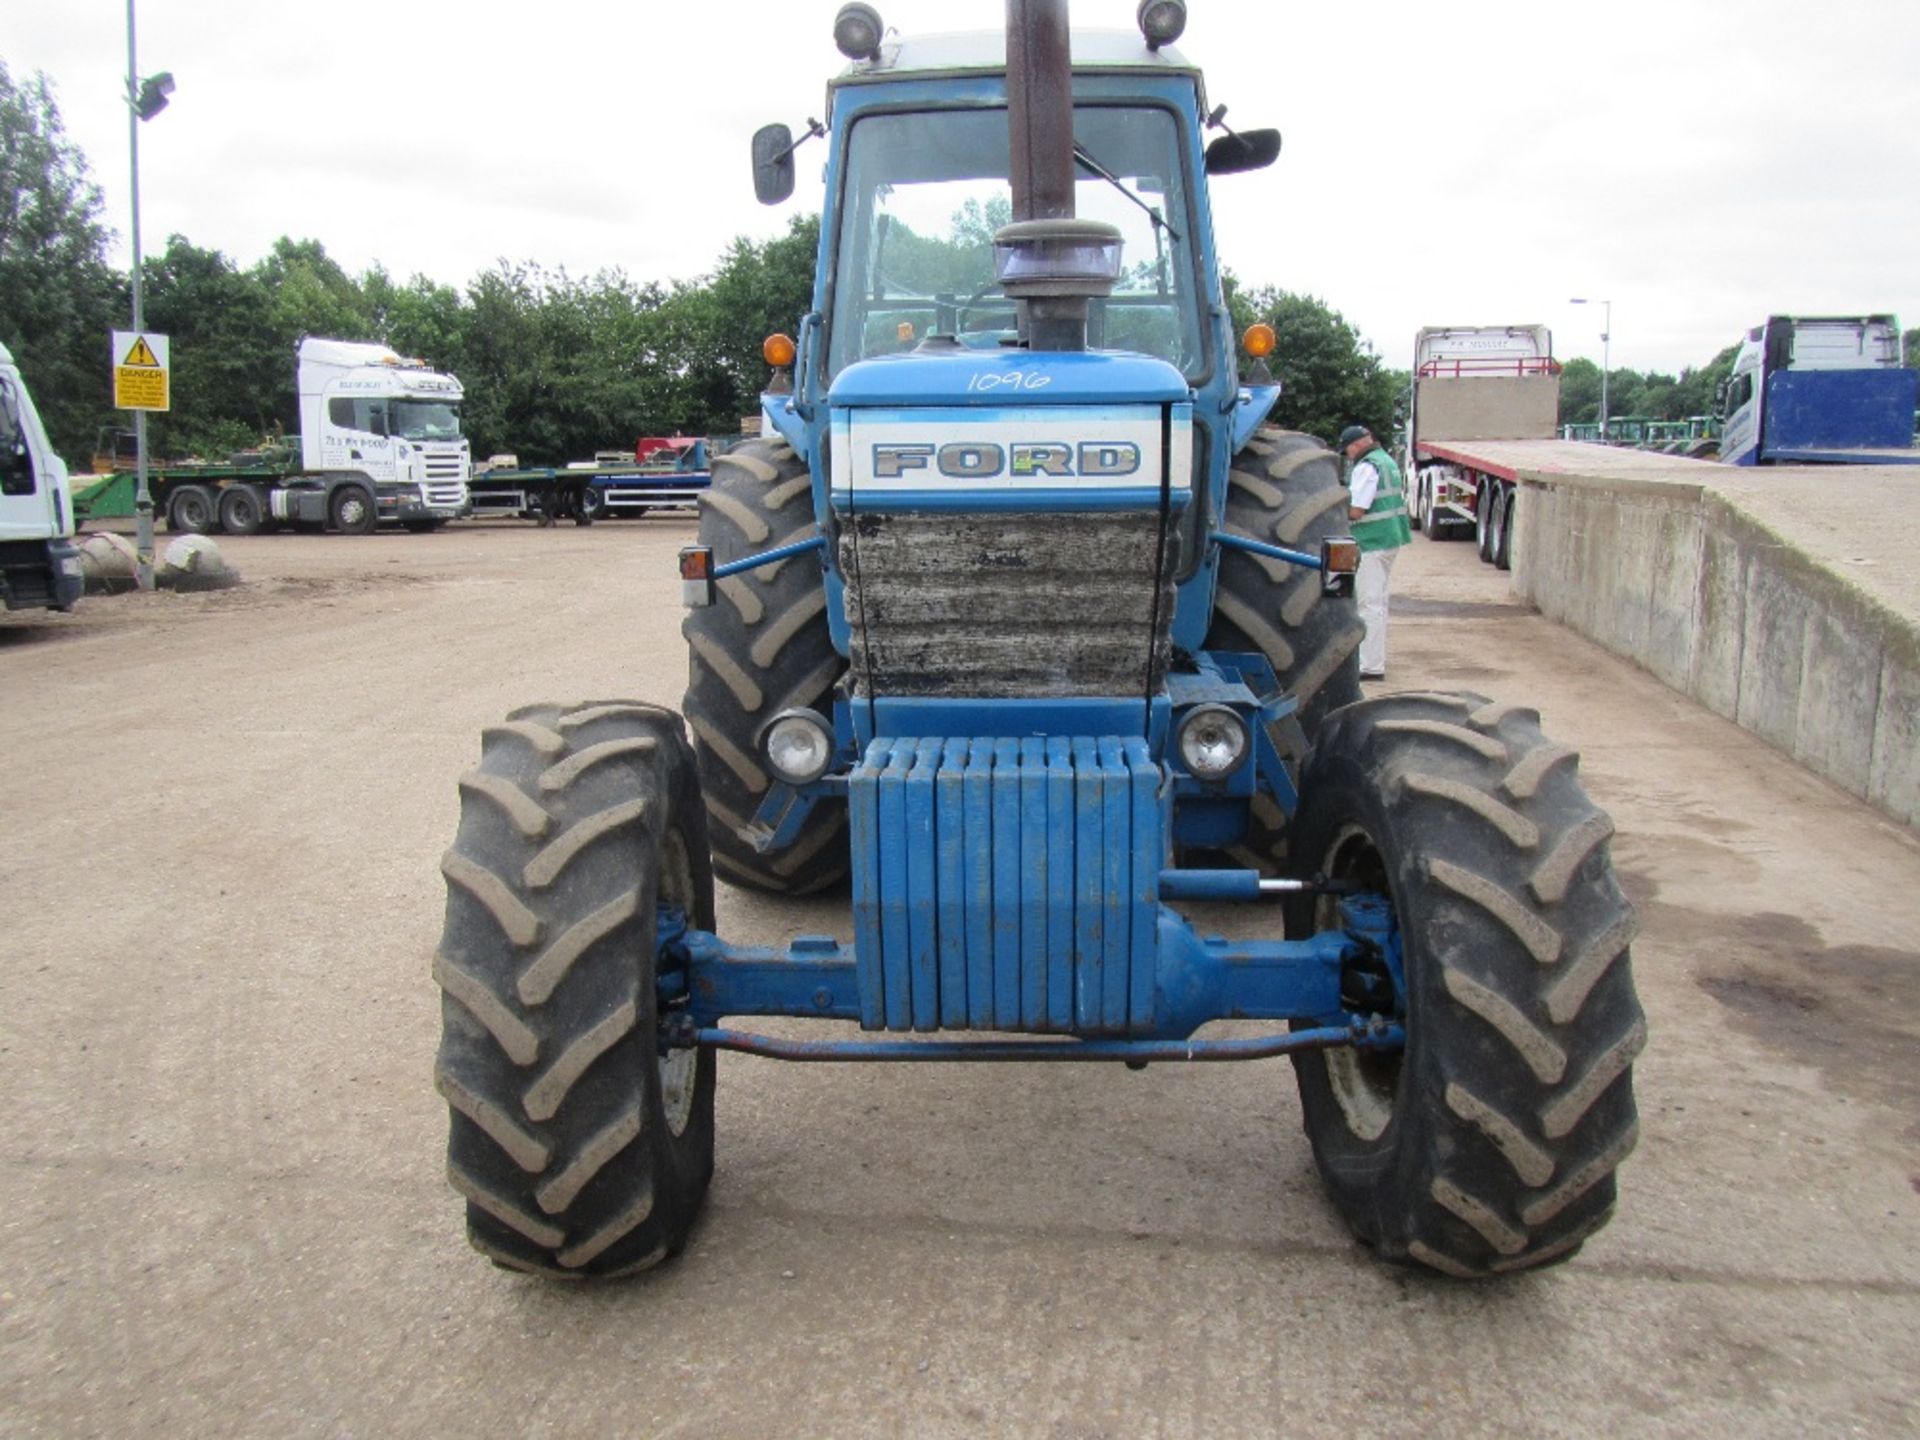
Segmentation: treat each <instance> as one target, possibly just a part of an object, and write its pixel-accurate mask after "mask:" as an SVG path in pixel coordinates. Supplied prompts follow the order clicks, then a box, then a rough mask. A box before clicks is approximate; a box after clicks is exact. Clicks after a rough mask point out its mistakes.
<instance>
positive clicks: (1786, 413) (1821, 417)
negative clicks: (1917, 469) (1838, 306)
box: [1720, 315, 1920, 465]
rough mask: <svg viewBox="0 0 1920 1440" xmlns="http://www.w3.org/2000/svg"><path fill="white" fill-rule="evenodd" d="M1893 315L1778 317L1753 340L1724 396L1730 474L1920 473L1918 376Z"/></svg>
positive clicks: (1724, 448) (1745, 344) (1724, 452)
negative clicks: (1879, 468)
mask: <svg viewBox="0 0 1920 1440" xmlns="http://www.w3.org/2000/svg"><path fill="white" fill-rule="evenodd" d="M1904 358H1905V357H1904V356H1903V355H1902V354H1901V335H1900V322H1899V321H1898V320H1896V319H1895V318H1894V317H1893V316H1891V315H1840V316H1795V315H1772V316H1769V317H1768V318H1767V320H1766V323H1765V324H1762V325H1756V326H1754V328H1753V329H1751V330H1749V331H1748V332H1747V334H1746V337H1745V338H1744V339H1743V340H1742V341H1741V342H1740V349H1739V351H1738V353H1737V354H1735V356H1734V360H1733V373H1732V374H1731V375H1730V376H1729V377H1728V378H1727V380H1726V382H1725V384H1724V386H1723V388H1722V390H1721V392H1720V404H1721V414H1722V426H1721V435H1720V459H1721V460H1722V461H1724V462H1725V463H1726V464H1729V465H1920V450H1916V449H1914V447H1913V433H1914V412H1915V407H1916V401H1917V399H1920V372H1916V371H1913V370H1909V369H1908V368H1906V365H1905V363H1904Z"/></svg>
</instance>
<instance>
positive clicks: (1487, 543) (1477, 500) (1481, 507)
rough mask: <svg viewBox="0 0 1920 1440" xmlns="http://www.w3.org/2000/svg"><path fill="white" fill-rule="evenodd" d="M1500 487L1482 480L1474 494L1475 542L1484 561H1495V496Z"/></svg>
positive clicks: (1489, 481)
mask: <svg viewBox="0 0 1920 1440" xmlns="http://www.w3.org/2000/svg"><path fill="white" fill-rule="evenodd" d="M1499 488H1500V487H1499V486H1498V485H1496V484H1495V483H1494V482H1493V481H1491V480H1482V481H1481V482H1480V484H1479V485H1478V486H1476V487H1475V489H1474V494H1473V513H1474V525H1473V541H1474V545H1475V546H1476V547H1477V548H1478V549H1479V551H1480V558H1481V559H1482V560H1487V561H1491V560H1492V559H1493V511H1494V496H1495V495H1496V493H1497V492H1498V491H1499Z"/></svg>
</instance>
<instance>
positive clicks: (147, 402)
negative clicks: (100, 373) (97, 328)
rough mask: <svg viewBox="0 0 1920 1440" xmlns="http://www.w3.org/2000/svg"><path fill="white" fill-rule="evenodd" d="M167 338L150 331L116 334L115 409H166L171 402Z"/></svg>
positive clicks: (124, 331) (114, 346) (114, 349)
mask: <svg viewBox="0 0 1920 1440" xmlns="http://www.w3.org/2000/svg"><path fill="white" fill-rule="evenodd" d="M168 349H169V346H168V343H167V337H166V336H165V335H155V334H153V333H152V332H151V331H133V330H116V331H114V332H113V407H114V409H116V410H167V409H171V408H172V407H171V405H170V404H169V403H168V402H169V400H170V399H171V396H170V394H169V393H168V392H169V385H168V380H169V378H170V376H171V372H170V371H169V370H168V368H167V355H168Z"/></svg>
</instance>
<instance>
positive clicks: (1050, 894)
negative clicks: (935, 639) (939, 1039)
mask: <svg viewBox="0 0 1920 1440" xmlns="http://www.w3.org/2000/svg"><path fill="white" fill-rule="evenodd" d="M1164 779H1165V777H1164V775H1163V773H1162V771H1161V769H1160V767H1159V766H1158V765H1156V764H1155V763H1154V760H1153V757H1152V755H1151V753H1150V752H1149V751H1148V749H1147V743H1146V741H1145V740H1144V739H1141V738H1140V737H1138V736H1129V737H1124V738H1122V737H1115V736H1106V737H1096V736H1085V735H1082V736H1074V737H1071V738H1069V737H1066V736H1056V737H1054V738H1052V739H1045V740H1042V739H1033V738H1027V739H1022V740H1012V739H998V738H994V737H984V738H977V737H976V738H953V739H943V738H930V739H917V740H915V739H895V740H884V739H883V740H875V741H874V742H873V743H872V744H871V745H870V746H869V747H868V749H867V753H866V756H865V758H864V759H863V760H862V761H861V763H860V764H859V765H858V766H857V767H855V769H854V770H853V772H852V774H851V775H850V776H849V780H848V801H847V803H848V818H849V823H850V826H851V830H852V849H853V916H854V926H855V930H856V941H855V947H854V953H855V961H856V964H857V966H858V967H859V986H860V1009H861V1015H860V1022H861V1024H862V1025H863V1026H865V1027H866V1028H868V1029H889V1030H906V1029H914V1030H932V1029H935V1028H946V1029H969V1028H970V1029H975V1030H1024V1031H1054V1032H1057V1031H1065V1030H1074V1031H1079V1032H1081V1033H1109V1034H1117V1033H1124V1032H1127V1031H1133V1032H1136V1033H1137V1032H1140V1031H1143V1030H1147V1029H1150V1028H1151V1027H1152V1025H1153V1022H1154V1003H1155V1002H1154V992H1155V987H1154V981H1155V966H1156V958H1157V955H1158V949H1159V931H1158V925H1159V875H1160V865H1161V861H1162V857H1163V855H1164V853H1165V844H1166V840H1165V837H1166V815H1165V812H1164V810H1163V791H1164Z"/></svg>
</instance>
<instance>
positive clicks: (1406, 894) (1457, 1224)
mask: <svg viewBox="0 0 1920 1440" xmlns="http://www.w3.org/2000/svg"><path fill="white" fill-rule="evenodd" d="M1577 758H1578V757H1577V756H1576V755H1575V754H1574V752H1573V751H1571V750H1569V749H1567V748H1566V747H1564V746H1560V745H1554V744H1552V743H1550V742H1549V741H1548V740H1547V739H1546V738H1545V736H1543V735H1542V734H1541V732H1540V724H1539V717H1538V715H1536V714H1535V713H1534V712H1533V711H1531V710H1527V709H1523V708H1521V707H1518V706H1513V705H1504V704H1492V703H1489V702H1487V701H1486V700H1484V699H1482V698H1480V697H1478V696H1473V695H1434V694H1407V695H1398V696H1388V697H1385V698H1383V699H1380V700H1370V701H1366V702H1363V703H1362V704H1358V705H1354V706H1351V707H1349V708H1348V709H1345V710H1342V711H1341V712H1339V713H1338V714H1337V715H1334V716H1333V717H1332V718H1331V719H1329V721H1328V722H1327V724H1326V726H1325V728H1324V729H1323V730H1322V732H1321V734H1320V736H1319V738H1318V740H1317V741H1316V743H1315V747H1314V753H1313V756H1312V758H1311V760H1310V761H1309V762H1308V764H1307V767H1306V773H1305V775H1304V777H1303V780H1302V786H1301V790H1302V799H1301V805H1300V811H1299V814H1298V815H1297V817H1296V822H1295V831H1294V843H1295V850H1296V854H1297V855H1298V857H1299V858H1300V861H1301V863H1302V865H1303V866H1304V867H1307V868H1310V869H1314V870H1317V871H1318V872H1319V873H1321V874H1324V875H1326V876H1328V877H1330V878H1332V879H1335V880H1346V881H1356V882H1359V884H1360V885H1361V886H1362V887H1363V888H1364V889H1366V890H1368V891H1372V892H1374V893H1379V894H1383V895H1385V896H1386V897H1388V899H1389V900H1390V902H1391V905H1392V908H1393V913H1394V918H1395V922H1396V926H1397V934H1398V941H1399V948H1400V956H1399V961H1400V963H1399V971H1400V976H1399V977H1398V978H1397V979H1396V978H1395V977H1394V976H1393V975H1392V973H1391V972H1392V970H1393V968H1394V967H1393V966H1392V965H1391V963H1390V961H1391V958H1392V957H1391V956H1371V957H1363V958H1361V959H1359V960H1357V961H1356V962H1354V968H1353V972H1352V973H1350V974H1349V976H1348V977H1347V979H1348V985H1347V986H1346V987H1345V988H1346V989H1347V990H1349V991H1351V992H1352V994H1354V995H1357V996H1365V997H1369V998H1368V999H1366V1000H1362V1001H1359V1002H1355V1001H1352V1000H1350V1001H1349V1004H1350V1007H1351V1008H1368V1007H1371V1006H1372V1005H1374V1003H1375V1002H1377V1000H1378V999H1379V997H1381V996H1382V995H1384V994H1388V993H1392V994H1394V995H1395V996H1396V997H1397V1000H1396V1003H1395V1005H1394V1008H1395V1010H1396V1012H1397V1013H1396V1014H1395V1015H1394V1016H1393V1017H1392V1018H1394V1019H1397V1020H1398V1021H1399V1022H1400V1023H1401V1024H1402V1025H1404V1027H1405V1029H1406V1035H1407V1039H1406V1045H1405V1048H1404V1049H1402V1050H1400V1051H1397V1052H1392V1053H1383V1052H1368V1051H1356V1050H1345V1049H1341V1050H1327V1051H1315V1052H1312V1053H1308V1054H1303V1055H1301V1056H1299V1057H1297V1058H1296V1061H1295V1069H1296V1073H1297V1075H1298V1079H1299V1084H1300V1098H1301V1105H1302V1109H1303V1111H1304V1115H1305V1122H1306V1128H1307V1134H1308V1137H1309V1138H1310V1140H1311V1141H1312V1144H1313V1151H1314V1158H1315V1160H1316V1161H1317V1162H1318V1165H1319V1168H1320V1174H1321V1178H1322V1179H1323V1181H1324V1182H1325V1184H1326V1187H1327V1190H1328V1192H1329V1193H1330V1194H1331V1196H1332V1199H1333V1203H1334V1205H1335V1207H1336V1208H1337V1209H1338V1210H1339V1211H1340V1213H1341V1215H1342V1217H1343V1218H1344V1219H1345V1220H1346V1222H1347V1224H1348V1225H1349V1226H1350V1227H1351V1228H1352V1229H1353V1231H1354V1233H1355V1234H1356V1235H1357V1236H1358V1237H1359V1238H1360V1239H1361V1241H1363V1242H1364V1243H1365V1244H1367V1245H1368V1246H1370V1247H1371V1248H1372V1249H1373V1250H1374V1251H1375V1252H1376V1253H1378V1254H1379V1255H1380V1256H1381V1257H1382V1258H1384V1259H1388V1260H1393V1261H1399V1262H1405V1263H1414V1264H1419V1265H1424V1266H1426V1267H1428V1268H1430V1269H1433V1270H1437V1271H1440V1272H1442V1273H1444V1274H1448V1275H1454V1276H1462V1277H1473V1276H1484V1275H1491V1274H1496V1273H1500V1272H1505V1271H1513V1270H1526V1269H1532V1268H1534V1267H1536V1266H1541V1265H1549V1264H1553V1263H1555V1262H1557V1261H1561V1260H1564V1259H1566V1258H1567V1257H1568V1256H1570V1255H1572V1254H1573V1253H1574V1252H1575V1251H1576V1250H1578V1249H1579V1248H1580V1245H1581V1244H1582V1243H1583V1242H1584V1241H1585V1240H1586V1239H1587V1237H1588V1236H1590V1235H1592V1234H1593V1233H1594V1232H1595V1231H1597V1230H1598V1229H1600V1227H1601V1226H1603V1225H1605V1224H1606V1223H1607V1220H1608V1219H1609V1217H1610V1216H1611V1215H1612V1213H1613V1205H1614V1195H1615V1184H1614V1170H1615V1168H1616V1167H1617V1166H1618V1165H1619V1164H1620V1162H1621V1161H1622V1160H1624V1159H1625V1158H1626V1156H1627V1154H1628V1152H1629V1151H1631V1150H1632V1149H1633V1145H1634V1140H1635V1138H1636V1135H1637V1128H1636V1121H1635V1111H1634V1103H1633V1082H1632V1076H1631V1069H1632V1064H1633V1060H1634V1057H1635V1055H1636V1054H1638V1052H1639V1050H1640V1048H1641V1046H1642V1045H1643V1044H1644V1043H1645V1041H1646V1034H1647V1031H1646V1022H1645V1020H1644V1018H1643V1017H1642V1014H1641V1010H1640V1004H1639V1001H1638V1000H1637V999H1636V997H1635V995H1634V989H1633V979H1632V975H1631V972H1630V966H1629V959H1628V945H1629V942H1630V941H1631V940H1632V938H1633V933H1634V915H1633V909H1632V907H1631V906H1630V905H1629V904H1628V903H1627V901H1626V899H1625V897H1624V896H1623V895H1622V894H1621V891H1620V887H1619V885H1618V884H1617V883H1616V882H1615V880H1614V875H1613V868H1612V862H1611V860H1610V858H1609V856H1608V848H1607V842H1608V838H1609V837H1610V836H1611V835H1612V833H1613V824H1612V822H1611V821H1610V820H1609V819H1608V818H1607V816H1606V815H1605V813H1604V812H1602V811H1600V810H1598V809H1596V808H1595V807H1594V805H1593V804H1592V802H1591V801H1589V800H1588V799H1587V797H1586V794H1585V792H1584V791H1583V790H1582V788H1581V786H1580V782H1579V780H1578V778H1577V777H1576V775H1575V773H1574V772H1575V766H1576V763H1577ZM1334 908H1335V902H1333V901H1332V900H1330V899H1326V898H1324V897H1323V898H1322V899H1320V900H1319V901H1316V902H1302V903H1301V904H1299V905H1297V906H1296V907H1295V908H1294V910H1293V913H1292V917H1291V918H1292V921H1293V929H1294V931H1295V933H1296V934H1303V933H1308V932H1311V931H1314V930H1324V929H1328V928H1332V927H1333V926H1334V925H1336V924H1337V923H1338V921H1337V919H1336V917H1335V914H1334ZM1389 948H1391V947H1389ZM1369 966H1371V967H1372V969H1371V971H1369V968H1368V967H1369Z"/></svg>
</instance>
